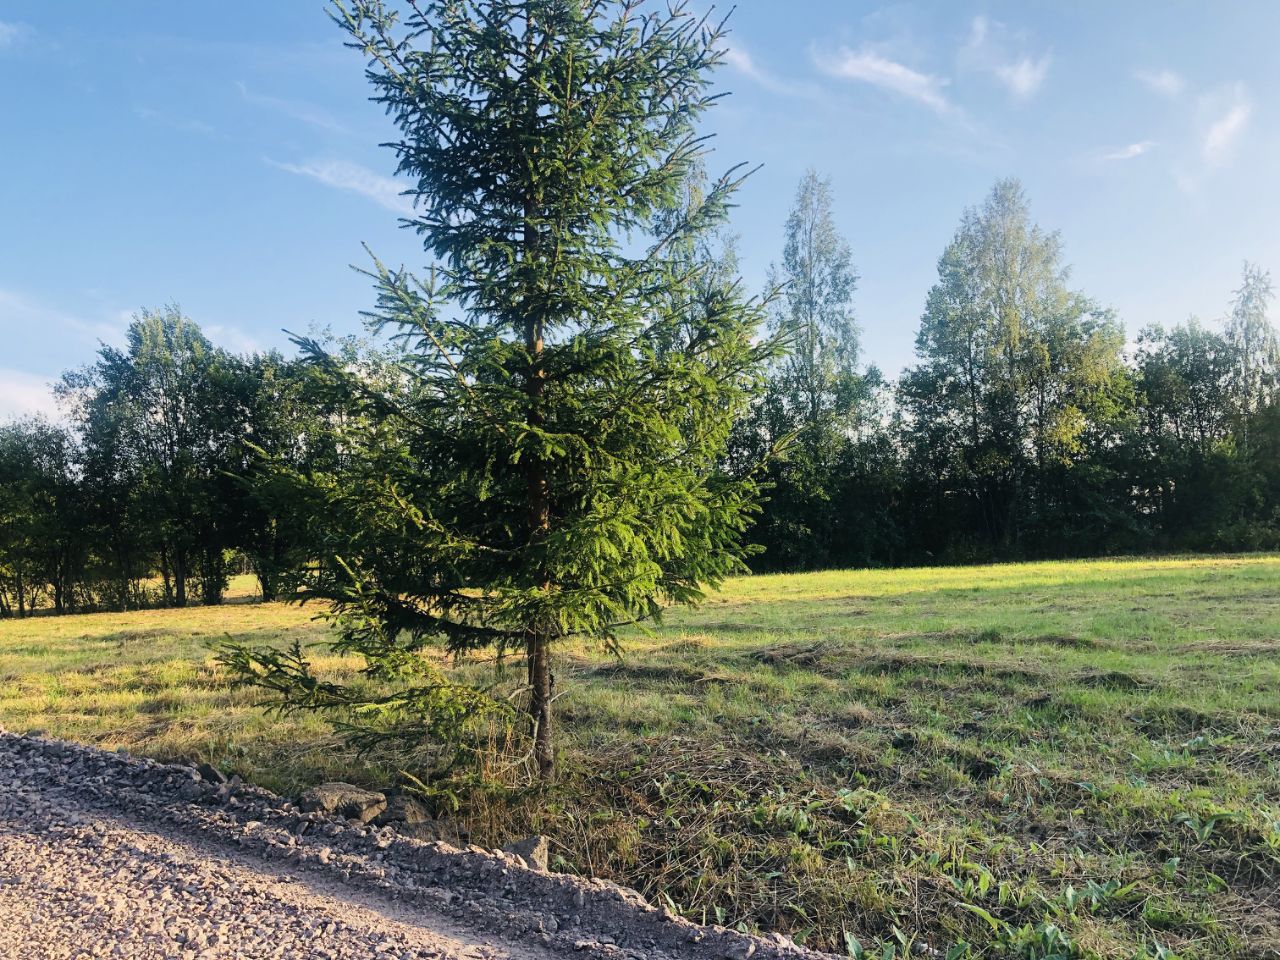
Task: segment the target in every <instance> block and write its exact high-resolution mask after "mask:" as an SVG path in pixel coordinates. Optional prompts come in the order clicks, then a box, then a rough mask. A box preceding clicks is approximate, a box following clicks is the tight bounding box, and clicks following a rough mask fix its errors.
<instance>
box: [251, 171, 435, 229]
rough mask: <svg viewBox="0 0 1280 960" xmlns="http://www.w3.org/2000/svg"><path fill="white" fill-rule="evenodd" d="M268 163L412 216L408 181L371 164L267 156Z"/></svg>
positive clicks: (403, 214)
mask: <svg viewBox="0 0 1280 960" xmlns="http://www.w3.org/2000/svg"><path fill="white" fill-rule="evenodd" d="M267 163H269V164H271V165H272V166H273V167H276V168H278V169H280V170H284V171H286V172H288V173H295V174H297V175H299V176H302V177H310V178H311V179H312V180H318V181H319V182H320V183H323V184H324V185H325V186H328V187H333V188H335V189H337V190H346V191H349V192H350V193H358V194H360V195H361V196H364V197H368V198H369V199H370V200H372V201H374V203H377V204H378V205H380V206H382V207H385V208H386V209H388V210H391V211H392V212H394V213H398V214H400V215H401V216H406V217H408V216H412V215H413V212H414V210H413V201H412V200H411V199H410V198H409V197H406V196H402V192H403V191H404V190H405V189H406V188H407V186H406V184H404V183H403V182H401V181H399V180H393V179H392V178H391V177H384V176H382V175H381V174H379V173H374V172H373V171H372V170H370V169H369V168H368V167H362V166H360V164H358V163H351V162H350V161H348V160H307V161H304V162H303V163H278V162H277V161H275V160H271V159H269V158H268V159H267Z"/></svg>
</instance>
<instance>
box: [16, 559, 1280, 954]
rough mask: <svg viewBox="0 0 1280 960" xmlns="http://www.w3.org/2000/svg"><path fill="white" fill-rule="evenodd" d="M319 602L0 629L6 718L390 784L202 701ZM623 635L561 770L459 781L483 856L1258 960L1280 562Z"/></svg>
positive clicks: (591, 663)
mask: <svg viewBox="0 0 1280 960" xmlns="http://www.w3.org/2000/svg"><path fill="white" fill-rule="evenodd" d="M237 586H238V588H239V593H240V594H241V595H244V594H246V593H247V592H248V591H249V590H250V586H249V585H248V584H247V583H246V584H238V585H237ZM312 612H313V609H311V608H307V609H300V608H297V607H291V606H285V605H281V604H265V605H259V604H249V603H234V604H229V605H227V606H225V607H220V608H198V607H197V608H190V609H187V610H181V611H172V610H169V611H166V610H156V611H145V612H139V613H130V614H124V615H111V614H102V615H95V616H76V617H65V618H42V619H34V620H28V621H23V622H18V621H0V678H3V692H2V693H0V723H3V724H4V725H5V726H7V727H9V728H11V729H22V730H25V729H32V728H36V729H42V730H44V731H46V732H47V733H49V734H51V735H56V736H63V737H70V738H74V739H79V740H83V741H87V742H92V743H97V744H100V745H102V746H104V747H107V748H115V747H120V746H122V747H125V748H128V749H130V750H133V751H137V752H141V753H147V754H151V755H155V756H160V757H165V758H171V757H178V756H183V757H198V758H201V759H208V760H211V761H214V762H216V763H219V764H222V765H223V766H224V767H225V768H227V769H228V770H235V771H237V772H239V773H241V775H242V776H245V777H246V778H248V779H253V780H256V781H258V782H261V783H264V784H266V785H268V786H271V787H274V788H276V789H281V790H285V791H291V790H294V789H297V788H298V787H299V786H300V785H302V784H304V783H308V782H313V781H315V780H317V779H321V778H327V777H342V778H344V779H354V780H358V781H364V782H375V783H376V782H380V781H385V780H386V779H387V778H393V777H394V776H395V770H394V768H388V767H385V766H382V767H375V766H370V765H368V764H364V763H361V762H360V761H359V760H358V758H356V757H355V756H354V755H353V754H352V753H351V752H350V751H349V750H347V749H345V748H343V747H342V746H340V745H339V744H338V742H337V741H336V740H335V739H334V738H333V737H332V734H331V733H330V731H329V730H328V729H327V728H326V727H325V725H324V724H323V723H322V722H321V721H320V720H319V719H318V718H314V717H289V718H285V719H280V718H276V717H271V716H266V715H264V714H263V712H262V711H261V710H260V709H259V708H258V706H257V705H256V701H257V699H258V697H257V695H256V694H255V693H254V692H253V691H248V690H231V689H229V688H228V687H227V685H226V682H225V681H226V678H225V677H224V676H223V675H222V673H221V671H220V668H219V667H218V665H217V663H216V660H215V658H214V655H213V651H212V645H213V644H215V643H217V642H218V641H219V640H222V639H227V638H231V639H235V640H237V641H240V642H262V643H289V642H292V641H293V640H295V639H296V640H299V641H300V642H302V643H304V644H306V643H320V642H323V641H324V640H325V639H326V637H327V633H326V630H325V628H324V627H323V625H321V624H318V623H316V622H314V621H313V620H312V619H311V617H312ZM625 648H626V651H627V652H626V655H625V657H624V658H623V659H622V660H617V659H615V658H612V657H611V656H609V655H608V654H606V653H605V652H603V651H601V650H599V649H597V648H596V647H594V646H591V645H587V644H573V645H569V646H567V647H565V648H562V649H561V651H560V654H559V658H560V659H559V684H560V689H561V690H563V691H564V695H563V696H562V697H561V698H560V700H559V701H558V707H559V709H560V717H561V720H562V730H561V734H560V741H561V744H562V749H563V767H564V774H563V777H562V780H561V783H560V784H559V785H558V786H557V787H556V788H555V789H554V790H552V791H550V792H545V791H532V792H529V791H518V790H517V791H511V790H507V791H486V790H470V791H461V792H460V793H459V801H460V802H461V803H462V804H463V808H462V811H461V815H462V816H464V817H468V818H470V819H471V822H472V826H473V830H474V831H475V833H476V836H477V837H478V838H479V839H481V840H483V841H485V842H490V843H492V842H497V841H499V840H503V839H507V838H508V837H509V836H510V834H512V833H516V832H521V831H529V830H541V831H543V832H546V833H548V834H550V835H551V836H552V837H553V839H554V841H555V844H556V845H555V849H556V851H557V855H558V856H559V857H560V861H559V862H560V865H561V866H562V867H564V868H569V869H578V870H582V871H585V872H593V873H597V874H603V875H607V876H610V877H613V878H615V879H618V880H620V881H621V882H624V883H626V884H628V885H630V886H635V887H638V888H640V889H641V890H643V891H644V892H645V893H646V894H647V895H649V896H651V897H655V898H657V897H669V898H670V903H671V904H672V905H674V906H675V907H676V908H677V909H679V910H681V911H683V912H685V913H686V914H688V915H690V916H693V917H696V918H698V919H706V920H709V921H722V922H725V923H729V924H734V923H739V922H741V923H745V924H747V925H749V926H764V927H774V928H778V929H784V930H787V931H790V932H792V933H794V934H796V935H797V936H799V937H801V938H804V939H807V940H808V942H810V943H813V944H816V945H820V946H825V947H828V948H836V949H843V948H844V945H845V940H844V933H845V932H846V931H848V932H850V933H852V934H854V935H856V936H857V937H859V938H860V939H862V940H863V941H865V943H866V944H867V946H868V947H870V946H872V945H873V944H874V943H878V942H882V941H889V940H892V939H893V937H894V936H895V934H894V929H895V928H897V929H899V930H901V931H904V936H906V937H907V938H908V939H910V937H911V936H916V937H918V938H919V939H920V941H921V942H925V943H928V944H930V945H931V946H933V947H936V948H941V949H945V948H946V947H947V946H948V945H949V944H952V943H954V942H956V941H959V940H967V941H970V942H972V943H974V944H975V945H976V949H978V950H979V951H980V952H981V951H983V950H986V951H988V952H990V951H994V950H995V947H994V946H992V944H993V943H994V940H993V937H992V931H991V928H990V926H989V924H988V923H987V922H986V921H985V920H983V919H982V918H981V917H980V916H979V915H978V914H977V913H976V912H975V911H974V909H973V908H978V909H980V910H982V911H985V912H986V913H988V914H990V915H991V916H992V917H993V918H995V919H996V920H997V922H999V923H1007V924H1009V925H1011V928H1012V929H1014V930H1016V929H1018V928H1020V927H1021V926H1022V925H1024V924H1030V925H1031V926H1032V927H1033V928H1035V927H1036V925H1037V924H1044V923H1053V924H1055V925H1056V926H1058V927H1059V928H1061V929H1062V930H1063V931H1065V933H1066V934H1067V935H1069V936H1070V937H1071V938H1072V940H1073V942H1074V943H1075V945H1076V947H1075V948H1076V949H1078V950H1086V951H1092V952H1094V953H1096V954H1098V955H1100V956H1105V957H1116V958H1122V957H1123V958H1130V957H1136V956H1139V955H1141V952H1142V951H1144V950H1145V951H1146V952H1147V955H1148V956H1154V955H1155V953H1156V951H1157V949H1158V948H1165V949H1168V950H1172V951H1173V952H1174V953H1175V954H1176V955H1179V956H1184V957H1205V958H1208V957H1221V956H1248V955H1256V956H1266V955H1268V953H1267V951H1268V950H1270V951H1272V952H1274V951H1277V950H1280V904H1278V902H1277V900H1276V896H1275V891H1276V889H1277V877H1278V876H1280V557H1275V556H1243V557H1225V558H1213V559H1206V558H1169V559H1159V560H1151V559H1140V560H1107V561H1084V562H1073V563H1035V564H1023V565H1007V566H988V567H972V568H938V569H918V570H902V571H844V572H830V573H817V574H807V575H802V576H770V577H756V578H748V579H741V580H735V581H732V582H730V583H729V584H727V585H726V586H725V588H724V589H723V590H722V591H720V592H719V593H718V594H716V595H714V596H712V597H710V598H709V600H708V602H707V603H706V604H705V605H704V606H702V607H701V608H699V609H697V610H681V611H672V612H671V613H670V614H669V615H668V617H667V618H666V620H665V622H663V623H662V624H660V625H657V626H654V627H653V628H651V629H649V630H647V631H641V630H635V631H632V632H631V633H630V634H629V635H628V636H627V637H626V643H625ZM357 666H358V665H357V664H355V663H353V662H349V661H344V660H342V659H340V658H335V657H332V656H328V657H325V658H324V659H322V662H321V668H322V669H323V670H324V671H326V672H328V673H330V674H332V675H335V676H347V677H349V676H351V675H352V673H353V671H354V670H355V669H357ZM454 669H456V670H457V672H458V673H459V674H460V675H462V676H464V677H470V678H474V679H483V680H485V681H486V682H490V681H492V679H493V674H492V670H493V668H492V665H488V664H480V663H472V664H466V663H464V664H460V665H458V666H457V667H456V668H454ZM512 673H513V674H514V673H518V671H512ZM842 791H843V792H842ZM1112 881H1114V883H1113V884H1112V886H1111V887H1108V886H1107V884H1109V883H1111V882H1112ZM1090 884H1093V886H1090ZM1108 891H1109V892H1108ZM1005 941H1006V943H1007V944H1011V945H1010V946H1007V947H1006V948H1005V949H1007V950H1014V951H1022V953H1023V954H1024V955H1027V956H1030V955H1034V949H1035V948H1034V947H1029V946H1026V945H1025V944H1023V945H1022V946H1018V941H1017V938H1016V937H1006V938H1005Z"/></svg>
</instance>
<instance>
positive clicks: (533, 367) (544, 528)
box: [525, 229, 555, 780]
mask: <svg viewBox="0 0 1280 960" xmlns="http://www.w3.org/2000/svg"><path fill="white" fill-rule="evenodd" d="M531 233H532V230H528V229H526V237H528V235H529V234H531ZM542 342H543V337H542V321H541V319H540V318H534V319H531V320H530V321H529V322H528V324H527V325H526V329H525V346H526V347H527V349H528V351H529V379H528V383H527V385H526V389H527V391H528V395H529V423H530V425H531V426H535V427H541V426H543V425H544V423H545V417H544V416H543V413H542V393H543V388H544V387H545V386H546V374H545V372H544V371H543V369H542ZM525 482H526V484H527V487H528V495H529V543H530V545H531V546H535V545H537V544H539V543H540V542H541V541H543V540H544V539H546V536H547V532H548V531H549V530H550V529H551V503H550V498H549V496H548V493H547V471H546V465H545V464H544V463H543V461H542V458H541V457H539V456H532V457H528V458H527V459H526V461H525ZM538 580H539V583H538V589H540V590H542V591H543V592H544V593H545V592H546V591H547V590H549V589H550V588H551V584H550V580H549V578H548V577H547V575H546V573H545V572H542V573H540V574H539V575H538ZM527 637H528V638H527V641H526V651H525V653H526V656H527V657H528V661H529V717H530V719H531V720H532V722H533V755H534V760H535V761H536V763H537V765H538V776H539V777H541V778H542V779H543V780H549V779H550V778H551V774H552V770H553V768H554V766H555V749H554V747H553V746H552V742H551V685H552V679H551V651H550V648H549V647H550V636H549V634H548V629H547V625H546V624H545V623H535V624H533V625H532V626H531V627H530V629H529V631H528V635H527Z"/></svg>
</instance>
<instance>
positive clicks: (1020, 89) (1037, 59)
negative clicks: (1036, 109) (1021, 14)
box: [960, 16, 1053, 100]
mask: <svg viewBox="0 0 1280 960" xmlns="http://www.w3.org/2000/svg"><path fill="white" fill-rule="evenodd" d="M1025 45H1026V40H1025V38H1024V36H1023V35H1022V34H1020V33H1015V32H1014V31H1012V30H1010V29H1009V28H1008V27H1007V26H1005V25H1004V24H1003V23H1000V22H999V21H997V20H988V19H987V18H986V17H983V16H977V17H974V18H973V22H972V23H971V24H970V27H969V41H968V42H967V43H966V44H965V45H964V48H963V49H962V50H961V51H960V63H961V65H962V66H965V67H967V68H969V69H972V70H978V71H981V72H984V73H989V74H990V75H991V76H993V77H995V78H996V79H997V80H998V81H1000V83H1001V84H1003V85H1004V87H1005V89H1006V90H1008V91H1009V93H1010V94H1011V95H1012V96H1013V97H1014V98H1015V99H1017V100H1030V99H1031V98H1032V97H1034V96H1035V95H1036V94H1037V93H1038V92H1039V90H1040V88H1041V87H1042V86H1044V82H1045V79H1046V78H1047V77H1048V76H1049V68H1050V66H1052V64H1053V55H1052V54H1051V53H1049V52H1048V51H1046V52H1044V53H1042V54H1040V55H1039V56H1031V55H1029V54H1026V53H1022V52H1018V53H1011V52H1010V51H1011V50H1012V49H1013V48H1015V47H1023V46H1025Z"/></svg>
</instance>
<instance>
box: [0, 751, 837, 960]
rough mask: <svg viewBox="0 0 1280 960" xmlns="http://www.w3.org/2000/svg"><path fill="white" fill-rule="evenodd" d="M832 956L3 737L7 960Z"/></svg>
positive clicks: (253, 794) (190, 773)
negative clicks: (93, 959) (100, 959)
mask: <svg viewBox="0 0 1280 960" xmlns="http://www.w3.org/2000/svg"><path fill="white" fill-rule="evenodd" d="M570 956H572V957H575V958H577V957H609V958H613V960H640V958H645V960H667V958H677V957H678V958H688V960H773V958H783V957H787V958H798V960H812V958H818V957H821V956H822V955H820V954H815V953H813V952H811V951H807V950H804V949H802V948H800V947H797V946H796V945H795V944H793V943H792V942H791V941H789V940H786V939H785V938H783V937H779V936H774V937H771V938H756V937H747V936H743V935H741V934H738V933H736V932H733V931H729V930H725V929H723V928H720V927H700V926H696V925H694V924H690V923H688V922H686V921H684V920H681V919H678V918H676V917H673V916H672V915H670V914H669V913H667V912H666V911H662V910H658V909H655V908H654V907H652V906H650V905H649V904H648V903H646V902H645V901H644V900H643V898H641V897H640V896H639V895H638V894H636V893H635V892H634V891H630V890H626V889H624V888H621V887H618V886H615V885H613V884H610V883H606V882H604V881H599V880H584V879H581V878H576V877H568V876H561V875H556V874H544V873H538V872H536V871H533V870H530V869H528V868H526V867H525V866H524V865H523V862H522V861H520V860H519V859H518V858H515V857H512V856H510V855H504V854H501V853H497V852H493V851H485V850H481V849H480V848H478V847H471V848H468V849H467V850H457V849H455V848H453V847H450V846H448V845H447V844H443V843H423V842H420V841H417V840H411V839H408V838H403V837H398V836H396V835H395V834H394V833H393V832H392V831H391V830H390V828H381V829H379V828H375V827H369V826H363V825H359V826H358V825H355V824H354V823H347V822H344V821H339V820H332V819H328V818H326V817H324V816H322V815H320V814H316V813H303V812H301V811H300V810H299V809H298V808H297V807H296V806H294V805H293V804H292V803H289V802H288V801H285V800H283V799H281V798H279V797H276V796H274V795H273V794H270V793H268V792H266V791H263V790H259V789H256V788H252V787H247V786H244V785H242V784H240V783H239V782H238V781H236V780H233V781H232V782H231V783H230V784H216V783H209V782H205V781H203V780H202V779H201V777H200V774H199V773H198V772H197V771H196V770H195V769H194V768H192V767H189V766H185V765H180V764H160V763H156V762H155V761H151V760H139V759H134V758H130V757H126V756H121V755H117V754H110V753H104V752H102V751H99V750H95V749H93V748H89V747H83V746H78V745H74V744H68V743H62V742H60V741H56V740H46V739H43V738H39V737H27V736H14V735H12V734H8V733H3V732H0V958H6V960H8V958H12V960H46V958H48V960H54V958H58V960H63V958H82V957H116V958H128V960H135V958H137V960H149V958H162V957H163V958H169V957H175V958H236V960H257V958H299V960H301V958H319V960H347V958H361V960H371V958H372V960H380V958H467V960H487V958H495V960H496V958H503V957H507V958H512V960H551V958H564V957H570Z"/></svg>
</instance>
